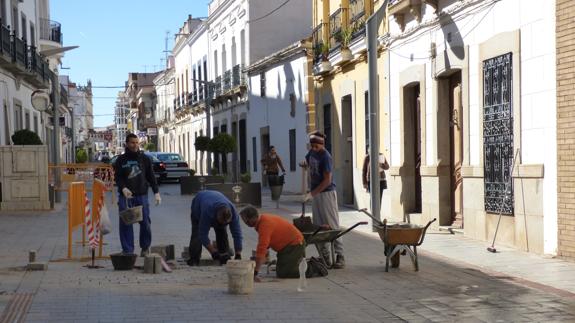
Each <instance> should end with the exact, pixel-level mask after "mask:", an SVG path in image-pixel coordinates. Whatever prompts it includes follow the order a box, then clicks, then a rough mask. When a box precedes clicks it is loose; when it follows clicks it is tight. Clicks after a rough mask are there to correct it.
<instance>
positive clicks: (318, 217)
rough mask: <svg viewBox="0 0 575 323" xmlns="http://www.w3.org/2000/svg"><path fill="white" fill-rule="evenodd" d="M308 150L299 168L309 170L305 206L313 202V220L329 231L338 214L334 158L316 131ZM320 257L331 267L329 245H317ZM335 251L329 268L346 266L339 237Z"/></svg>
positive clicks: (321, 135) (310, 140)
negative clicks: (308, 184) (309, 189)
mask: <svg viewBox="0 0 575 323" xmlns="http://www.w3.org/2000/svg"><path fill="white" fill-rule="evenodd" d="M309 143H310V146H311V149H310V150H309V151H308V153H307V155H306V156H305V160H304V161H302V162H301V163H300V166H302V167H304V168H308V169H309V176H310V183H311V191H310V192H309V193H307V194H306V195H305V196H304V198H303V201H304V203H305V202H307V201H309V200H312V218H313V219H312V221H313V223H314V224H316V225H319V226H325V225H328V226H329V227H330V228H331V229H336V230H337V229H339V213H338V205H337V193H336V190H335V189H336V186H335V182H334V180H333V159H332V157H331V154H330V153H329V151H327V150H326V149H325V135H324V134H323V133H321V132H319V131H315V132H313V133H311V134H310V136H309ZM317 247H318V251H319V252H320V255H322V257H323V258H324V259H325V260H326V262H327V264H326V265H327V266H328V267H330V266H331V263H330V262H331V261H334V259H331V260H330V256H329V255H330V252H329V249H328V244H327V243H324V244H317ZM334 249H335V250H334V251H335V254H336V255H337V257H336V259H335V262H334V264H333V267H332V268H335V269H341V268H344V267H345V259H344V256H343V242H342V241H341V238H339V239H337V240H336V241H335V242H334Z"/></svg>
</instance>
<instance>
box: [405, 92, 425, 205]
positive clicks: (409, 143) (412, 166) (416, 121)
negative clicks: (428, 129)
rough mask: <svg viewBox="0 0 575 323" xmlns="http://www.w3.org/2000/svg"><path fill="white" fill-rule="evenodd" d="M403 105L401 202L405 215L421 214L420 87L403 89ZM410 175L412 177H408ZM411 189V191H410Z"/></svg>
mask: <svg viewBox="0 0 575 323" xmlns="http://www.w3.org/2000/svg"><path fill="white" fill-rule="evenodd" d="M403 91H404V92H403V102H404V103H403V105H404V107H403V108H404V137H405V139H404V145H405V146H404V151H405V153H404V161H403V163H404V167H405V170H406V174H407V175H406V176H403V181H404V183H403V185H402V186H403V188H404V189H403V190H402V202H403V203H405V211H406V213H421V212H422V192H421V103H420V102H421V98H420V85H419V83H414V84H411V85H408V86H405V87H404V88H403ZM410 175H412V176H410ZM410 188H412V189H410Z"/></svg>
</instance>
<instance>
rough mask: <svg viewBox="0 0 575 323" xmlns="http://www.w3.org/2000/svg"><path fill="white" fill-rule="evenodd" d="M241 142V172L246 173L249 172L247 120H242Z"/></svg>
mask: <svg viewBox="0 0 575 323" xmlns="http://www.w3.org/2000/svg"><path fill="white" fill-rule="evenodd" d="M239 131H240V134H239V136H240V138H239V139H240V140H239V150H240V172H241V173H245V172H247V171H248V160H247V159H248V156H247V153H248V152H247V147H246V146H247V133H246V119H242V120H240V129H239Z"/></svg>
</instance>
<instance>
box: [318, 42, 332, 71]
mask: <svg viewBox="0 0 575 323" xmlns="http://www.w3.org/2000/svg"><path fill="white" fill-rule="evenodd" d="M329 50H330V47H329V43H323V42H322V43H321V64H320V73H327V72H329V71H331V63H330V62H329Z"/></svg>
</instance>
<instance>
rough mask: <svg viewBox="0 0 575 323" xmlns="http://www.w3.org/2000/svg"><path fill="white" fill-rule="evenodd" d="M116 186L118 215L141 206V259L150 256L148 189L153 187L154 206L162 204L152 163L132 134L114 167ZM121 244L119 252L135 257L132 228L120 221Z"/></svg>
mask: <svg viewBox="0 0 575 323" xmlns="http://www.w3.org/2000/svg"><path fill="white" fill-rule="evenodd" d="M114 172H115V177H116V184H117V185H118V195H119V198H118V207H119V209H120V212H122V211H123V210H125V209H127V208H128V207H134V206H138V205H141V206H142V213H143V214H142V215H143V219H142V221H140V248H142V250H141V253H140V256H142V257H143V256H145V255H147V254H148V253H149V248H150V245H151V244H152V229H151V220H150V205H149V203H148V186H151V187H152V191H153V192H154V198H155V202H156V205H159V204H160V203H161V202H162V198H161V197H160V192H159V190H158V184H157V183H156V177H155V176H154V170H153V168H152V161H151V160H150V158H149V157H147V156H146V155H144V153H143V152H141V151H140V150H139V140H138V136H136V135H135V134H133V133H131V134H128V135H127V136H126V152H125V153H124V154H123V155H120V156H119V157H118V159H117V160H116V163H115V164H114ZM120 242H121V243H122V252H123V253H126V254H132V253H134V228H133V227H132V225H131V224H125V223H124V221H122V219H120Z"/></svg>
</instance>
